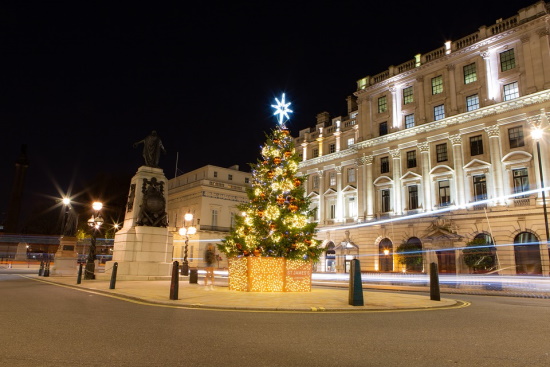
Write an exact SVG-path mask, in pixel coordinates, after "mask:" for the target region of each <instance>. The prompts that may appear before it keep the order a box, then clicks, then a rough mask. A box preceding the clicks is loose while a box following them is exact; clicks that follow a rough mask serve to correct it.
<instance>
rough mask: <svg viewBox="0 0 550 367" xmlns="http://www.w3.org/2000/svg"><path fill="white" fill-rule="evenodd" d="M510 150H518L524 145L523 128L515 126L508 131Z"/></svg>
mask: <svg viewBox="0 0 550 367" xmlns="http://www.w3.org/2000/svg"><path fill="white" fill-rule="evenodd" d="M508 141H509V143H510V148H519V147H522V146H524V145H525V142H524V141H523V127H522V126H516V127H512V128H509V129H508Z"/></svg>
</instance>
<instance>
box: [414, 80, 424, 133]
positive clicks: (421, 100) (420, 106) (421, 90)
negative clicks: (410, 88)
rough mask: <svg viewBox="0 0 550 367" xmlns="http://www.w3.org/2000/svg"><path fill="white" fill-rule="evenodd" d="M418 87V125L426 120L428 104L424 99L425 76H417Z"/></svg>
mask: <svg viewBox="0 0 550 367" xmlns="http://www.w3.org/2000/svg"><path fill="white" fill-rule="evenodd" d="M416 83H417V86H418V88H416V91H417V96H418V125H422V124H424V123H425V122H426V105H425V103H426V102H425V99H424V77H418V78H416Z"/></svg>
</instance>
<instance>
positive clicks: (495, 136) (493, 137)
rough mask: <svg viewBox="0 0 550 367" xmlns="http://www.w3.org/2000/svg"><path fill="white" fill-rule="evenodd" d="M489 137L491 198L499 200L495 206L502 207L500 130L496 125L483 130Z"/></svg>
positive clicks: (503, 201) (503, 202)
mask: <svg viewBox="0 0 550 367" xmlns="http://www.w3.org/2000/svg"><path fill="white" fill-rule="evenodd" d="M485 132H486V133H487V135H488V136H489V149H490V155H491V166H492V168H493V180H494V183H495V184H494V193H493V196H494V197H497V198H499V199H498V200H497V201H496V205H504V204H505V200H504V198H503V196H504V185H503V184H502V181H503V180H502V153H501V151H500V128H499V126H498V125H492V126H489V127H486V128H485Z"/></svg>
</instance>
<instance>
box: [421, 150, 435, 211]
mask: <svg viewBox="0 0 550 367" xmlns="http://www.w3.org/2000/svg"><path fill="white" fill-rule="evenodd" d="M418 150H420V156H421V160H422V187H423V188H424V200H423V202H424V210H425V211H432V210H433V203H432V180H431V179H430V169H431V167H430V144H429V143H428V142H422V143H418Z"/></svg>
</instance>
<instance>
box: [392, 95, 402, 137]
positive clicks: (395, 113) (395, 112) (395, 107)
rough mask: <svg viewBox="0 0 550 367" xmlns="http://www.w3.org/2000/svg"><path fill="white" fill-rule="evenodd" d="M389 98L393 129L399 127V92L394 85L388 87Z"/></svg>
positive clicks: (400, 122)
mask: <svg viewBox="0 0 550 367" xmlns="http://www.w3.org/2000/svg"><path fill="white" fill-rule="evenodd" d="M390 92H391V100H392V127H393V128H394V129H401V128H402V126H401V124H402V121H401V99H400V98H399V97H400V96H401V94H400V93H399V89H398V88H396V87H390Z"/></svg>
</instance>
